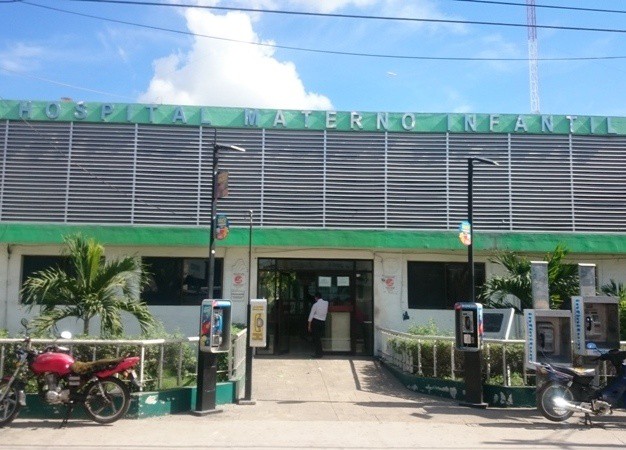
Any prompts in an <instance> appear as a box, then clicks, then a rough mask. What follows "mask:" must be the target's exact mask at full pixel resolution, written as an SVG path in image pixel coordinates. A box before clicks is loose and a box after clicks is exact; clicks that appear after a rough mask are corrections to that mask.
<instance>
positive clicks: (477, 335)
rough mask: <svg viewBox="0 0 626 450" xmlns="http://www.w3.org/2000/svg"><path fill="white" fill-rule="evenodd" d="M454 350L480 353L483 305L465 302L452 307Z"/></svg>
mask: <svg viewBox="0 0 626 450" xmlns="http://www.w3.org/2000/svg"><path fill="white" fill-rule="evenodd" d="M454 317H455V325H456V326H455V330H456V332H455V336H456V348H457V349H458V350H461V351H470V352H471V351H474V352H477V351H480V350H481V348H482V345H483V332H484V330H483V305H481V304H480V303H473V302H466V303H456V304H455V305H454Z"/></svg>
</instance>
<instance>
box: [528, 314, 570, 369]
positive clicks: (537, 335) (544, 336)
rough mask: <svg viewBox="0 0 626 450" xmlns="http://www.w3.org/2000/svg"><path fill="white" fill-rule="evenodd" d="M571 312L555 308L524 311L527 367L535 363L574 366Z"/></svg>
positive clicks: (531, 366)
mask: <svg viewBox="0 0 626 450" xmlns="http://www.w3.org/2000/svg"><path fill="white" fill-rule="evenodd" d="M571 322H572V319H571V312H570V311H564V310H551V309H526V310H524V325H525V330H526V346H525V359H524V360H525V361H526V367H527V368H529V369H534V368H535V366H534V365H533V364H532V363H533V362H540V363H558V364H561V365H570V366H571V365H572V342H571V341H572V339H571V336H572V333H571Z"/></svg>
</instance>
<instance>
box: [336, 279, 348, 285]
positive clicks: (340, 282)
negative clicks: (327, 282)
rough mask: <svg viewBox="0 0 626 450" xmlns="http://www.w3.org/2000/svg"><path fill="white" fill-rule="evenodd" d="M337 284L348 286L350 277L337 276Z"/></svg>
mask: <svg viewBox="0 0 626 450" xmlns="http://www.w3.org/2000/svg"><path fill="white" fill-rule="evenodd" d="M337 286H350V277H337Z"/></svg>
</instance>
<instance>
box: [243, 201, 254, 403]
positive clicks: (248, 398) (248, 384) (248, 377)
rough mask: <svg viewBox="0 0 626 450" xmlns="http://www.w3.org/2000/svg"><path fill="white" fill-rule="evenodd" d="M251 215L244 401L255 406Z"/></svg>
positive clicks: (250, 212)
mask: <svg viewBox="0 0 626 450" xmlns="http://www.w3.org/2000/svg"><path fill="white" fill-rule="evenodd" d="M249 214H250V230H249V233H248V313H247V317H246V324H247V325H246V326H247V327H248V331H247V335H248V336H247V340H246V390H245V395H244V400H245V401H246V403H247V404H254V403H255V402H253V401H252V360H253V358H254V353H253V349H252V347H251V346H250V338H251V334H252V333H250V328H251V324H250V316H251V315H252V311H251V308H252V305H251V304H250V300H251V299H252V210H250V211H249Z"/></svg>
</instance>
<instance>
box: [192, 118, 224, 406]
mask: <svg viewBox="0 0 626 450" xmlns="http://www.w3.org/2000/svg"><path fill="white" fill-rule="evenodd" d="M218 154H219V146H218V145H217V130H215V136H214V138H213V160H212V164H211V173H212V174H213V175H212V183H211V225H210V231H209V233H210V234H209V273H208V283H207V289H208V292H207V295H208V298H209V299H213V287H214V284H215V276H214V273H213V272H215V210H216V206H217V199H216V198H215V197H216V195H215V192H216V184H217V167H218ZM216 389H217V357H216V355H215V354H214V353H205V352H202V351H200V345H198V375H197V393H196V409H195V413H196V414H206V413H208V412H214V411H217V410H216V409H215V407H216V392H215V391H216Z"/></svg>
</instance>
